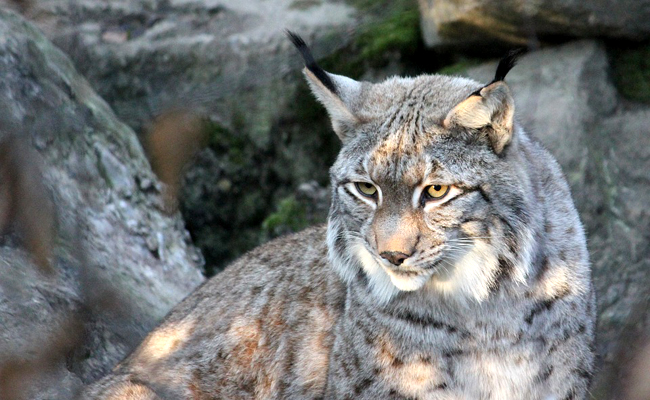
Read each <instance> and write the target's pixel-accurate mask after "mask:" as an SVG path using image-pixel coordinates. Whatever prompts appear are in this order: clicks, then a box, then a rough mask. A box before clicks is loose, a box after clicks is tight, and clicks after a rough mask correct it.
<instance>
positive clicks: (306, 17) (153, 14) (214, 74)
mask: <svg viewBox="0 0 650 400" xmlns="http://www.w3.org/2000/svg"><path fill="white" fill-rule="evenodd" d="M23 12H24V14H25V15H26V16H27V17H28V18H29V19H30V20H32V21H33V22H34V23H35V24H36V25H37V26H39V27H40V28H41V29H42V30H43V31H44V32H45V34H46V36H47V37H48V38H50V39H51V40H52V41H53V42H54V43H55V44H56V45H58V46H59V47H61V48H62V49H63V50H64V52H66V53H67V54H68V55H69V56H70V57H71V58H72V60H73V61H74V62H75V65H77V68H78V70H79V71H80V72H81V73H82V74H84V75H85V76H86V78H87V79H88V80H89V81H90V83H91V85H92V86H93V87H95V88H96V90H97V92H98V93H99V94H100V95H101V96H102V97H103V98H104V99H106V101H108V102H109V104H111V105H112V107H113V109H114V110H115V113H116V114H117V115H118V116H119V117H120V118H121V119H122V120H123V121H124V122H126V123H127V124H128V125H130V126H132V127H135V128H136V131H140V130H141V128H142V127H144V126H145V125H146V124H147V123H148V122H149V121H150V120H152V118H153V117H155V116H157V115H159V114H160V113H162V112H164V111H168V110H170V109H174V108H188V109H191V110H193V111H195V112H197V113H198V112H200V111H203V112H204V113H205V114H207V115H213V116H218V118H219V120H220V121H223V122H225V123H226V125H229V126H230V125H231V123H232V119H233V118H234V117H236V116H237V115H245V116H246V121H247V123H250V124H251V126H253V127H255V128H257V129H258V132H256V133H257V134H258V135H260V136H259V137H257V138H256V139H257V140H258V141H261V143H258V145H260V146H263V144H264V143H266V142H268V140H269V138H268V137H265V132H264V129H265V125H266V124H267V122H266V121H267V120H268V117H269V116H272V115H275V114H277V113H278V111H279V110H280V109H282V108H283V107H284V106H285V104H283V101H284V100H286V99H287V96H286V95H283V94H282V92H283V90H285V88H284V86H285V85H286V84H287V83H285V82H280V79H281V78H282V77H283V76H284V75H286V73H287V72H288V71H291V70H296V69H299V65H300V62H299V59H298V58H296V57H294V55H295V54H294V51H295V50H294V49H293V48H292V46H291V44H290V43H289V42H288V40H287V39H286V34H285V30H286V29H291V30H294V31H296V32H299V33H300V34H301V35H303V36H304V37H305V38H308V39H310V40H311V39H315V38H318V44H319V46H318V52H317V54H323V53H327V52H331V51H332V49H333V48H340V47H341V46H342V45H344V44H345V41H344V40H341V38H342V37H344V35H343V33H344V32H345V30H346V29H347V28H350V27H351V26H352V22H353V18H352V17H353V16H354V13H355V9H354V8H352V7H351V6H348V5H346V4H345V3H342V2H336V1H315V2H301V1H297V0H275V1H265V0H252V1H225V0H139V1H111V2H97V1H93V0H77V1H66V0H55V1H42V0H34V1H30V2H29V8H28V9H27V10H25V11H23ZM333 32H339V34H338V35H336V36H335V37H328V36H331V35H330V34H331V33H333ZM271 82H275V85H276V86H275V87H271V85H269V84H270V83H271ZM289 85H291V84H290V83H289ZM264 92H268V93H266V94H268V95H266V96H264V95H262V94H264ZM274 94H275V96H274Z"/></svg>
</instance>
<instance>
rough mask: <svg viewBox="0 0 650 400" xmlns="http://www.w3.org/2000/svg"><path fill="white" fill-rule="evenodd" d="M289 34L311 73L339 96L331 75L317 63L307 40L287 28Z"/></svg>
mask: <svg viewBox="0 0 650 400" xmlns="http://www.w3.org/2000/svg"><path fill="white" fill-rule="evenodd" d="M287 36H288V37H289V40H291V43H293V45H294V46H296V48H297V49H298V51H299V52H300V54H301V55H302V58H303V60H305V67H307V69H308V70H310V71H311V73H312V74H314V75H315V76H316V78H318V80H319V81H321V83H322V84H323V85H324V86H325V87H326V88H327V89H329V90H330V91H331V92H332V93H334V94H335V95H337V96H338V94H339V93H338V89H337V88H336V85H335V84H334V82H333V81H332V79H331V78H330V77H329V75H327V72H325V70H323V69H322V68H321V67H319V66H318V64H316V60H314V56H313V55H312V54H311V51H310V50H309V47H307V45H306V44H305V41H304V40H302V38H301V37H300V36H298V35H296V34H295V33H293V32H291V31H290V30H287Z"/></svg>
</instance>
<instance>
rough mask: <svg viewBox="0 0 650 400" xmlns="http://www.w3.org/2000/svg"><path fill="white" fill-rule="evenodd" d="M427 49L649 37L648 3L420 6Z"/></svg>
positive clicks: (557, 0)
mask: <svg viewBox="0 0 650 400" xmlns="http://www.w3.org/2000/svg"><path fill="white" fill-rule="evenodd" d="M419 3H420V9H421V12H422V32H423V36H424V40H425V42H426V44H427V45H429V46H439V45H451V44H464V45H470V44H471V45H476V44H479V43H483V44H484V43H494V42H502V43H508V44H517V45H522V44H526V43H530V44H536V43H537V42H538V41H544V40H553V39H557V38H558V37H565V38H566V37H607V38H618V39H632V40H641V39H647V38H649V37H650V24H648V20H649V19H650V1H648V0H538V1H528V0H505V1H503V0H467V1H456V0H419Z"/></svg>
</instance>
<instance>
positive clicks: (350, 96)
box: [287, 31, 361, 142]
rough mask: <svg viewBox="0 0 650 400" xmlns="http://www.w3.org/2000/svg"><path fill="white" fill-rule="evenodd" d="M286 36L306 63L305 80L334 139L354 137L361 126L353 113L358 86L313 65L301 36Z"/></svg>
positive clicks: (358, 91) (350, 80)
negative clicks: (330, 121)
mask: <svg viewBox="0 0 650 400" xmlns="http://www.w3.org/2000/svg"><path fill="white" fill-rule="evenodd" d="M287 35H288V36H289V39H290V40H291V42H292V43H293V44H294V45H295V46H296V48H297V49H298V51H300V54H301V55H302V58H303V59H304V61H305V69H304V70H303V72H304V73H305V76H306V77H307V83H309V87H310V88H311V91H312V92H313V93H314V95H315V96H316V98H317V99H318V101H320V102H321V103H322V104H323V105H324V106H325V109H327V113H328V114H329V116H330V119H331V120H332V128H334V132H336V135H337V136H338V137H339V138H340V139H341V141H342V142H346V141H347V140H348V139H350V138H352V137H353V136H354V133H355V127H356V126H357V125H358V124H359V122H360V121H359V118H358V117H357V116H356V115H355V114H354V112H353V108H354V107H353V105H354V104H356V103H357V101H358V99H359V95H360V93H361V83H360V82H357V81H355V80H354V79H350V78H347V77H345V76H341V75H334V74H330V73H328V72H326V71H325V70H323V69H322V68H321V67H319V66H318V64H316V61H315V60H314V57H313V56H312V54H311V52H310V51H309V48H308V47H307V45H306V44H305V41H304V40H302V38H301V37H300V36H298V35H296V34H295V33H293V32H290V31H287Z"/></svg>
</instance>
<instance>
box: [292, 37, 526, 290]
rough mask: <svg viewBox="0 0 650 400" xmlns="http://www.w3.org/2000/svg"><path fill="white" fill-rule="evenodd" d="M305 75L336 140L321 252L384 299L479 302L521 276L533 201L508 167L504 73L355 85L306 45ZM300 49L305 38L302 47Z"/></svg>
mask: <svg viewBox="0 0 650 400" xmlns="http://www.w3.org/2000/svg"><path fill="white" fill-rule="evenodd" d="M296 44H297V46H298V48H299V49H300V50H301V51H302V52H303V56H305V60H306V61H307V62H306V65H307V67H306V68H305V70H304V71H305V75H306V76H307V80H308V82H309V84H310V86H311V88H312V90H313V92H314V94H315V95H316V97H317V98H318V99H319V100H320V101H321V102H322V103H323V104H324V105H325V107H326V109H327V111H328V113H329V114H330V117H331V118H332V126H333V128H334V131H335V132H336V133H337V135H338V136H339V137H340V138H341V140H342V142H343V148H342V150H341V152H340V154H339V157H338V159H337V162H336V163H335V165H334V166H333V167H332V169H331V180H332V189H333V196H332V207H331V210H330V216H329V225H328V245H329V256H330V259H331V261H332V264H333V265H334V266H335V268H336V269H337V270H338V272H339V274H340V275H341V276H342V277H343V279H344V280H346V281H348V282H350V281H352V280H353V279H356V278H357V277H358V274H359V273H362V274H363V276H365V277H366V278H367V279H368V283H369V285H370V287H371V288H372V291H373V293H374V294H375V295H376V296H377V297H378V299H379V300H381V301H387V300H389V299H390V298H392V296H394V295H395V294H396V293H398V292H399V291H413V290H433V291H437V292H439V293H441V294H443V295H449V296H460V297H471V298H474V299H476V300H479V301H480V300H483V299H485V298H486V297H487V295H488V294H489V293H490V291H491V289H492V288H493V287H495V286H496V285H497V284H498V279H499V277H500V275H503V274H508V275H509V276H510V277H511V278H514V279H515V280H519V281H522V282H523V281H524V279H525V277H526V276H527V274H528V265H529V264H530V259H529V258H530V254H529V253H530V251H528V246H529V244H530V243H531V242H532V237H529V236H531V235H530V234H529V232H531V230H530V229H528V225H529V224H531V223H532V222H531V221H529V217H528V216H527V215H526V213H524V212H522V210H524V209H529V208H530V207H534V205H530V204H528V203H530V201H529V200H528V199H527V198H526V193H530V192H531V189H530V183H529V182H528V181H527V174H525V173H524V172H523V171H521V170H518V168H517V167H518V157H519V155H518V154H519V153H518V152H517V151H516V147H517V139H518V138H517V134H516V130H515V128H514V123H513V114H514V105H513V100H512V97H511V95H510V91H509V89H508V87H507V86H506V84H505V83H504V82H503V77H504V76H505V74H506V73H507V71H508V70H509V69H510V68H511V67H512V65H513V60H512V59H511V60H506V62H505V63H502V64H501V65H500V66H499V68H498V71H497V77H496V78H495V80H494V81H493V82H492V83H490V84H489V85H486V86H479V85H478V84H477V83H475V82H472V81H469V80H466V79H462V78H451V77H444V76H421V77H418V78H412V79H404V78H393V79H389V80H387V81H385V82H383V83H380V84H370V83H365V82H364V83H361V82H357V81H354V80H352V79H349V78H346V77H343V76H338V75H334V74H330V73H327V72H325V71H323V70H322V69H320V68H319V67H318V66H317V65H316V64H315V63H314V62H313V59H311V55H310V54H308V53H307V50H306V48H305V47H303V46H301V43H300V42H298V43H296ZM303 45H304V43H303Z"/></svg>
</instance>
